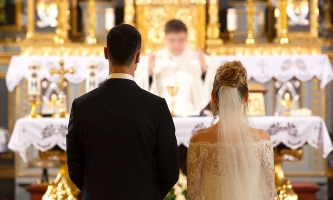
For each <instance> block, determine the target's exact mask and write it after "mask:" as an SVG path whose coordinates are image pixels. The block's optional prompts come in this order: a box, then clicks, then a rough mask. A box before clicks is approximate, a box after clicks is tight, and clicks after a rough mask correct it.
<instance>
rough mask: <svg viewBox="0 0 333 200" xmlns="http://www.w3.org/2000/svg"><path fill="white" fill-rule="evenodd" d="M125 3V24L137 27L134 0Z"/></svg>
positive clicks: (126, 0)
mask: <svg viewBox="0 0 333 200" xmlns="http://www.w3.org/2000/svg"><path fill="white" fill-rule="evenodd" d="M124 3H125V8H124V11H125V15H124V24H129V25H132V26H135V23H134V18H135V7H134V1H133V0H124Z"/></svg>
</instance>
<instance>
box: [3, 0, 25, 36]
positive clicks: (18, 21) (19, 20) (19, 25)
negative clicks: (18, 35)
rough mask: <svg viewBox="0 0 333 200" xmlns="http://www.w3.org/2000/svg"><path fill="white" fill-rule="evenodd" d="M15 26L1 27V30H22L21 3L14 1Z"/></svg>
mask: <svg viewBox="0 0 333 200" xmlns="http://www.w3.org/2000/svg"><path fill="white" fill-rule="evenodd" d="M15 18H16V21H15V25H1V26H0V29H1V30H10V31H11V30H16V31H20V30H22V1H21V0H15Z"/></svg>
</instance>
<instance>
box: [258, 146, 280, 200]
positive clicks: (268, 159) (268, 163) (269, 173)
mask: <svg viewBox="0 0 333 200" xmlns="http://www.w3.org/2000/svg"><path fill="white" fill-rule="evenodd" d="M261 163H262V164H261V165H262V170H263V171H262V172H263V176H264V179H265V181H266V185H267V189H268V193H269V197H270V198H269V199H272V200H273V199H275V198H276V196H277V193H276V188H275V182H274V153H273V147H272V145H271V143H268V142H267V143H265V144H264V145H263V146H262V149H261Z"/></svg>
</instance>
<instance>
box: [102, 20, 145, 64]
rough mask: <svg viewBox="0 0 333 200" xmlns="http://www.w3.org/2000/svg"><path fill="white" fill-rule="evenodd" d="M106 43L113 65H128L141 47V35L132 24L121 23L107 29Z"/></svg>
mask: <svg viewBox="0 0 333 200" xmlns="http://www.w3.org/2000/svg"><path fill="white" fill-rule="evenodd" d="M106 45H107V49H108V56H109V59H110V61H111V63H112V64H113V65H118V66H119V65H120V66H122V65H129V64H130V63H131V62H132V61H133V59H134V56H135V55H136V53H137V51H139V50H140V48H141V35H140V33H139V32H138V30H136V28H134V27H133V26H131V25H128V24H121V25H118V26H115V27H113V28H112V29H111V30H110V31H109V33H108V36H107V44H106Z"/></svg>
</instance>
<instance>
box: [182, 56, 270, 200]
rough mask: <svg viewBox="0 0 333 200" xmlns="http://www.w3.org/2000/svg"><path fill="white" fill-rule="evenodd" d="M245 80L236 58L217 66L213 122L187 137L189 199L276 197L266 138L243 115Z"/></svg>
mask: <svg viewBox="0 0 333 200" xmlns="http://www.w3.org/2000/svg"><path fill="white" fill-rule="evenodd" d="M246 79H247V73H246V69H245V68H244V67H243V65H242V64H241V63H240V62H239V61H233V62H227V63H225V64H224V65H223V66H221V67H220V68H219V69H218V70H217V74H216V75H215V79H214V85H213V91H212V103H211V107H212V111H213V114H214V119H215V118H216V116H217V115H219V121H218V122H217V123H216V124H215V125H212V126H211V127H209V128H207V129H203V130H199V131H197V132H196V133H195V134H194V135H193V136H192V138H191V142H190V146H189V149H188V160H187V168H188V169H187V173H188V198H189V200H203V199H204V200H273V199H274V198H275V196H276V190H275V184H274V157H273V148H272V145H271V143H270V137H269V135H268V134H267V133H266V132H265V131H263V130H259V129H255V128H252V127H253V124H251V123H250V120H249V119H248V118H247V117H246V107H247V101H248V97H249V94H248V87H247V83H246ZM212 124H213V122H212Z"/></svg>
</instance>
